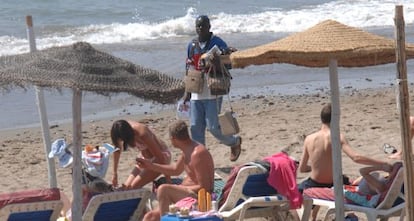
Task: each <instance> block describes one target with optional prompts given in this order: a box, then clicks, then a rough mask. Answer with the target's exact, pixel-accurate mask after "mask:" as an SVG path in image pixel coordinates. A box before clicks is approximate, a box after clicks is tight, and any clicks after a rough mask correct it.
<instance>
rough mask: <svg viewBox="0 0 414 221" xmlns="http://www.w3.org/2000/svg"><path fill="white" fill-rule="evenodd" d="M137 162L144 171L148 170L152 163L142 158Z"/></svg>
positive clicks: (137, 159)
mask: <svg viewBox="0 0 414 221" xmlns="http://www.w3.org/2000/svg"><path fill="white" fill-rule="evenodd" d="M135 160H136V161H137V166H138V167H139V168H142V169H147V168H148V167H149V166H150V165H151V161H149V160H147V159H144V158H142V157H137V158H136V159H135Z"/></svg>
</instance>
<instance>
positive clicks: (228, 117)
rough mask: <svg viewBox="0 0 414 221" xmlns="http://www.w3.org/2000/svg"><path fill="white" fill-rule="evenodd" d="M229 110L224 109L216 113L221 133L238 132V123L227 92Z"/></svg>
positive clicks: (233, 133)
mask: <svg viewBox="0 0 414 221" xmlns="http://www.w3.org/2000/svg"><path fill="white" fill-rule="evenodd" d="M227 98H228V101H229V106H230V110H228V111H224V112H223V113H221V114H219V115H218V120H219V124H220V129H221V133H222V134H223V135H225V136H228V135H235V134H238V133H239V132H240V127H239V123H238V122H237V117H236V113H235V112H234V111H233V107H232V106H231V101H230V95H228V94H227Z"/></svg>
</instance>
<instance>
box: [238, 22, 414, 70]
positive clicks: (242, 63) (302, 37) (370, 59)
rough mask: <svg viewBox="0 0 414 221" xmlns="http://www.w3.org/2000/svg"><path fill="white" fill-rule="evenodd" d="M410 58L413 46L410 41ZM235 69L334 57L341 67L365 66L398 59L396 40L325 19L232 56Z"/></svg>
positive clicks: (317, 63)
mask: <svg viewBox="0 0 414 221" xmlns="http://www.w3.org/2000/svg"><path fill="white" fill-rule="evenodd" d="M406 50H407V57H410V58H411V57H414V45H413V44H407V45H406ZM230 58H231V63H232V65H233V67H235V68H243V67H246V66H248V65H252V64H255V65H261V64H273V63H289V64H295V65H301V66H306V67H327V66H328V65H329V60H330V59H332V58H335V59H336V60H337V61H338V66H340V67H364V66H370V65H380V64H386V63H394V62H395V41H394V40H393V39H388V38H385V37H382V36H378V35H374V34H371V33H369V32H366V31H363V30H361V29H358V28H354V27H350V26H347V25H344V24H341V23H339V22H337V21H333V20H326V21H323V22H321V23H319V24H317V25H315V26H313V27H311V28H309V29H307V30H305V31H303V32H299V33H295V34H292V35H290V36H288V37H285V38H283V39H280V40H278V41H274V42H271V43H268V44H264V45H261V46H257V47H254V48H250V49H246V50H243V51H237V52H235V53H233V54H231V56H230Z"/></svg>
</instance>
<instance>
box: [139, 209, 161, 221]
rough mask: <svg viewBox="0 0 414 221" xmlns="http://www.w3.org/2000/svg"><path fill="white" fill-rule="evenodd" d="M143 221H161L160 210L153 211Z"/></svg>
mask: <svg viewBox="0 0 414 221" xmlns="http://www.w3.org/2000/svg"><path fill="white" fill-rule="evenodd" d="M142 220H143V221H160V220H161V213H160V211H159V210H152V211H149V212H148V213H146V214H145V216H144V218H143V219H142Z"/></svg>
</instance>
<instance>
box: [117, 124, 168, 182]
mask: <svg viewBox="0 0 414 221" xmlns="http://www.w3.org/2000/svg"><path fill="white" fill-rule="evenodd" d="M111 139H112V143H113V144H114V145H115V146H116V147H117V148H119V149H120V150H121V151H116V152H114V153H113V156H114V157H113V159H114V162H113V177H112V185H113V186H114V187H117V186H118V173H117V171H118V164H119V159H120V157H121V152H122V151H125V150H127V149H128V147H131V148H135V149H137V150H138V151H140V152H141V155H142V158H144V159H147V160H150V161H151V162H153V163H158V164H170V162H171V152H170V150H169V148H168V146H167V144H166V143H165V142H164V141H162V140H161V139H160V138H159V137H157V136H156V135H155V134H154V133H153V132H152V131H151V130H150V129H149V128H148V127H147V126H146V125H145V124H142V123H139V122H136V121H126V120H117V121H115V122H114V123H113V125H112V129H111ZM138 157H140V156H138ZM160 174H161V173H159V172H156V171H153V170H147V169H142V168H140V167H138V166H136V165H134V168H133V169H132V172H131V174H130V175H129V177H128V179H127V180H126V181H125V182H124V183H123V184H122V186H121V188H122V189H138V188H141V187H143V186H145V185H146V184H148V183H150V182H152V181H153V180H154V179H155V178H157V177H158V176H159V175H160Z"/></svg>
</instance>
